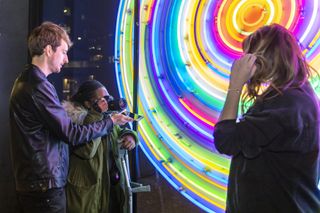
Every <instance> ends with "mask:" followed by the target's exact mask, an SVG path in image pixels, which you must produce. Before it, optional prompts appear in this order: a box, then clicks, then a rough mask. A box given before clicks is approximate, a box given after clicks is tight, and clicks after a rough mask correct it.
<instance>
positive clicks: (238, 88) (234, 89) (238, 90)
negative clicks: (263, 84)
mask: <svg viewBox="0 0 320 213" xmlns="http://www.w3.org/2000/svg"><path fill="white" fill-rule="evenodd" d="M242 88H243V86H236V85H230V86H229V88H228V92H236V93H241V92H242Z"/></svg>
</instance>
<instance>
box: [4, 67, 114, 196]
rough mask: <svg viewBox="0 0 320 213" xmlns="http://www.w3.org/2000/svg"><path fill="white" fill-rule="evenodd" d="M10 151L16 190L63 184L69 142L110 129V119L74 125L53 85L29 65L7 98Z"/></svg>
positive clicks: (38, 188) (94, 136)
mask: <svg viewBox="0 0 320 213" xmlns="http://www.w3.org/2000/svg"><path fill="white" fill-rule="evenodd" d="M10 126H11V154H12V161H13V170H14V177H15V181H16V190H17V191H45V190H47V189H50V188H60V187H64V186H65V184H66V179H67V173H68V161H69V154H68V145H71V146H75V145H80V144H81V143H85V142H86V141H90V140H91V139H93V138H96V137H100V136H102V135H105V134H107V132H108V131H110V130H112V128H113V122H112V120H111V119H110V118H105V119H103V120H102V121H99V122H97V123H93V124H90V125H86V126H81V125H76V124H73V123H72V121H71V120H70V118H69V117H68V115H67V114H66V112H65V110H64V108H63V107H62V106H61V104H60V101H59V99H58V96H57V93H56V90H55V88H54V86H53V85H52V84H51V83H50V82H49V81H48V80H47V78H46V76H45V75H44V73H42V72H41V70H40V69H39V68H38V67H36V66H34V65H31V66H30V67H28V68H27V69H26V70H25V71H23V72H22V73H21V74H20V76H18V78H17V79H16V81H15V83H14V86H13V89H12V92H11V97H10Z"/></svg>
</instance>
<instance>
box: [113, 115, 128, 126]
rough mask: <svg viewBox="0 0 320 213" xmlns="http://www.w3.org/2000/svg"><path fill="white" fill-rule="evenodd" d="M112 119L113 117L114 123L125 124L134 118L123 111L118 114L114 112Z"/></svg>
mask: <svg viewBox="0 0 320 213" xmlns="http://www.w3.org/2000/svg"><path fill="white" fill-rule="evenodd" d="M111 119H112V122H113V124H114V125H124V124H126V123H128V122H132V121H133V119H132V118H130V117H128V116H125V115H123V114H121V113H117V114H113V115H112V116H111Z"/></svg>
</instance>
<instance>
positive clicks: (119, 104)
mask: <svg viewBox="0 0 320 213" xmlns="http://www.w3.org/2000/svg"><path fill="white" fill-rule="evenodd" d="M108 108H109V109H108V110H109V111H122V110H123V109H126V108H127V101H126V99H124V98H119V99H110V100H108Z"/></svg>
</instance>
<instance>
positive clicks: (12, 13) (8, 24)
mask: <svg viewBox="0 0 320 213" xmlns="http://www.w3.org/2000/svg"><path fill="white" fill-rule="evenodd" d="M28 2H29V1H28V0H0V91H1V92H0V118H1V124H2V125H1V128H0V135H1V139H0V211H1V212H9V213H10V212H16V209H15V207H16V205H15V204H16V203H15V190H14V180H13V174H12V167H11V160H10V149H9V144H10V129H9V104H8V103H9V95H10V91H11V87H12V84H13V81H14V80H15V78H16V76H17V75H18V73H19V72H21V71H22V69H23V68H24V66H25V64H26V63H27V45H26V37H27V34H28V5H29V3H28Z"/></svg>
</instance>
